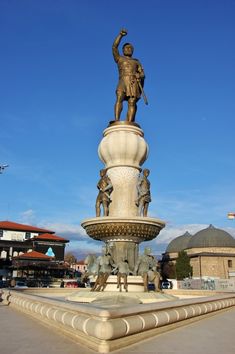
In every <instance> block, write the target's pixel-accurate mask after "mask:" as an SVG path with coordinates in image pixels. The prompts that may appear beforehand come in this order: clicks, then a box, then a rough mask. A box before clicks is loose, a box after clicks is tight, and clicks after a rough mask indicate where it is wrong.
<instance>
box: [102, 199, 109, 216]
mask: <svg viewBox="0 0 235 354" xmlns="http://www.w3.org/2000/svg"><path fill="white" fill-rule="evenodd" d="M103 208H104V216H108V215H109V203H108V202H107V201H103Z"/></svg>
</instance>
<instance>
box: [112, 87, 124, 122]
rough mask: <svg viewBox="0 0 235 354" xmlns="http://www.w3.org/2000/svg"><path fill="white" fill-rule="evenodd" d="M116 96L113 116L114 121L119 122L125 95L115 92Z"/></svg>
mask: <svg viewBox="0 0 235 354" xmlns="http://www.w3.org/2000/svg"><path fill="white" fill-rule="evenodd" d="M116 95H117V99H116V103H115V106H114V114H115V120H120V116H121V112H122V109H123V100H124V97H125V94H124V93H123V92H119V91H117V92H116Z"/></svg>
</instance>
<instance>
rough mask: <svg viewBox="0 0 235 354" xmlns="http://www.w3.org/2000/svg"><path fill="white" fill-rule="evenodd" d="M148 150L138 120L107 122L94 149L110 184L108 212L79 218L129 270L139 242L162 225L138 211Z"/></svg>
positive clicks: (115, 258) (160, 222)
mask: <svg viewBox="0 0 235 354" xmlns="http://www.w3.org/2000/svg"><path fill="white" fill-rule="evenodd" d="M148 150H149V149H148V144H147V143H146V141H145V140H144V132H143V130H142V129H141V128H140V126H139V125H138V124H136V123H128V122H123V121H118V122H111V123H110V125H109V127H108V128H106V129H105V130H104V132H103V139H102V140H101V142H100V145H99V149H98V152H99V157H100V159H101V160H102V162H103V163H104V165H105V169H106V173H107V176H108V177H109V180H110V181H111V183H112V186H113V190H112V193H111V194H110V198H111V203H110V204H109V215H108V216H105V217H96V218H92V219H86V220H84V221H83V222H82V226H83V227H84V228H85V230H86V232H87V234H88V235H89V236H90V237H92V238H93V239H95V240H101V241H104V242H105V243H106V245H107V249H108V251H109V252H110V253H111V255H112V257H113V260H114V262H115V264H117V263H118V262H120V261H121V260H125V259H126V260H128V264H129V268H130V270H132V271H133V270H134V268H135V264H136V261H137V258H138V252H139V243H140V242H142V241H149V240H152V239H153V238H155V237H156V236H157V235H158V234H159V232H160V230H161V229H162V228H163V227H164V226H165V223H164V222H163V221H161V220H159V219H155V218H149V217H143V216H141V215H139V214H140V211H139V208H138V205H137V204H138V203H137V199H138V190H137V185H138V180H139V177H140V172H141V165H142V164H143V163H144V162H145V160H146V159H147V156H148Z"/></svg>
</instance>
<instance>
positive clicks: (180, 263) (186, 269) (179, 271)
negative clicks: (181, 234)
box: [175, 251, 193, 280]
mask: <svg viewBox="0 0 235 354" xmlns="http://www.w3.org/2000/svg"><path fill="white" fill-rule="evenodd" d="M175 270H176V279H177V280H182V279H184V278H187V277H189V276H191V275H192V271H193V268H192V267H191V265H190V258H189V256H188V255H187V253H186V252H185V251H180V252H179V254H178V258H177V259H176V264H175Z"/></svg>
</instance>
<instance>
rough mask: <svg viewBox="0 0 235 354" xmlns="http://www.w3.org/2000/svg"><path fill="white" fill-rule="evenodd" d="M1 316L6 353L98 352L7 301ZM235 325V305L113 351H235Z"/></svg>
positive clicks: (138, 353) (178, 353) (125, 353)
mask: <svg viewBox="0 0 235 354" xmlns="http://www.w3.org/2000/svg"><path fill="white" fill-rule="evenodd" d="M0 319H1V331H0V349H1V350H0V352H1V353H3V354H41V353H50V354H62V353H63V354H92V353H95V352H94V351H92V350H90V349H87V348H86V347H84V346H81V345H79V344H76V343H75V342H74V341H73V340H70V339H69V338H66V337H65V336H64V335H63V334H61V333H58V332H56V331H55V330H54V329H49V328H47V327H46V326H45V325H43V324H41V323H40V322H37V320H36V319H34V318H31V317H29V316H26V315H25V314H23V313H21V312H18V311H17V310H15V309H13V308H11V307H9V306H6V305H3V304H0ZM234 328H235V308H231V309H229V310H226V311H223V312H220V313H217V314H216V315H213V316H210V317H207V318H204V319H203V320H200V321H196V322H194V323H192V324H189V325H187V326H183V327H179V328H177V329H174V330H172V331H169V332H166V333H163V334H159V335H158V336H156V337H154V338H153V339H150V340H145V341H143V342H141V343H139V344H136V345H132V346H130V347H128V348H124V349H120V350H118V351H115V352H113V353H123V354H128V353H135V354H141V353H148V354H150V353H151V354H152V353H156V354H189V353H190V354H198V353H200V354H203V353H206V354H217V353H218V354H221V353H225V354H234V353H235V332H234Z"/></svg>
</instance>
